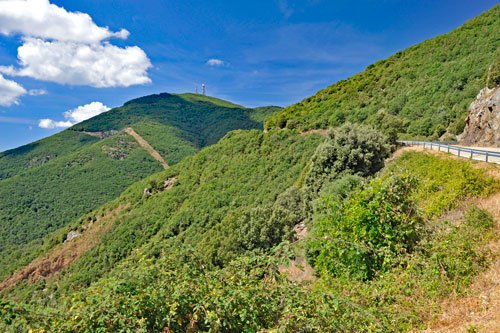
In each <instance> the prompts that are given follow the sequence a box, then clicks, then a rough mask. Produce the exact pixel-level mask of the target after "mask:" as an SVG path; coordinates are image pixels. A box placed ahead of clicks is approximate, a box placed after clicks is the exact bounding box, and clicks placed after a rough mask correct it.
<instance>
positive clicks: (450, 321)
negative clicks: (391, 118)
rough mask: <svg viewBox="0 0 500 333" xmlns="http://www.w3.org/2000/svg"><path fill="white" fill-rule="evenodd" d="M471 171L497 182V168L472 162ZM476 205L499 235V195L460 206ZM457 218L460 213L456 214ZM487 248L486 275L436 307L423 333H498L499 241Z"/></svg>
mask: <svg viewBox="0 0 500 333" xmlns="http://www.w3.org/2000/svg"><path fill="white" fill-rule="evenodd" d="M409 150H411V151H423V148H422V147H406V148H403V149H399V150H398V151H397V152H396V153H395V155H396V156H399V155H401V154H402V153H403V152H404V151H409ZM425 152H426V153H428V154H432V155H435V156H439V157H442V158H456V159H461V160H463V158H460V157H458V156H454V155H449V154H445V153H443V152H438V151H433V150H425ZM471 164H472V165H473V166H474V167H475V168H480V169H484V170H485V171H486V174H488V175H489V176H491V177H494V178H496V179H500V166H499V165H495V164H490V163H486V162H479V161H473V162H472V163H471ZM470 205H476V206H478V207H479V208H482V209H485V210H487V211H488V212H489V213H490V214H491V215H492V216H493V218H494V221H495V225H496V227H495V228H496V234H497V235H498V234H500V193H495V194H493V195H491V196H489V197H487V198H477V199H472V200H470V201H468V202H464V203H463V206H464V207H465V206H469V207H470ZM456 212H457V214H458V215H461V214H460V212H461V209H460V208H458V209H457V210H456ZM488 248H489V249H490V250H491V252H492V254H493V263H492V265H491V266H490V267H489V269H487V270H486V271H484V272H482V273H481V274H479V275H478V276H477V277H476V278H475V279H474V282H473V284H472V285H471V286H470V288H469V291H468V292H467V294H466V295H465V296H464V295H460V296H459V295H452V296H450V297H449V298H447V299H445V300H443V301H442V302H441V304H440V308H441V315H440V316H439V317H438V318H437V319H436V320H434V321H432V322H431V323H430V324H429V328H428V329H427V330H425V332H428V333H430V332H435V333H437V332H439V333H444V332H484V333H490V332H500V237H496V239H495V240H493V241H492V242H491V243H490V244H488Z"/></svg>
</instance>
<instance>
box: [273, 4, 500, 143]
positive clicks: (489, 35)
mask: <svg viewBox="0 0 500 333" xmlns="http://www.w3.org/2000/svg"><path fill="white" fill-rule="evenodd" d="M498 16H500V6H499V5H496V6H494V7H493V8H492V9H491V10H489V11H487V12H485V13H484V14H482V15H480V16H478V17H476V18H474V19H472V20H470V21H469V22H467V23H465V24H464V25H463V26H461V27H459V28H458V29H456V30H454V31H452V32H450V33H448V34H446V35H443V36H439V37H436V38H433V39H430V40H428V41H425V42H423V43H421V44H418V45H415V46H412V47H410V48H408V49H406V50H404V51H402V52H398V53H396V54H395V55H393V56H391V57H389V58H388V59H386V60H382V61H378V62H376V63H375V64H373V65H370V66H368V68H367V69H366V70H365V71H364V72H362V73H359V74H357V75H354V76H353V77H351V78H349V79H347V80H342V81H339V82H337V83H335V84H334V85H332V86H330V87H328V88H326V89H324V90H321V91H319V92H318V93H317V94H316V95H314V96H311V97H308V98H306V99H305V100H303V101H302V102H300V103H297V104H295V105H292V106H289V107H287V108H285V109H284V110H283V111H282V112H278V113H276V114H274V115H272V116H270V117H269V118H268V119H267V120H266V128H267V129H272V128H284V127H287V128H296V129H299V130H301V131H302V130H308V129H313V128H327V127H330V126H338V125H340V124H342V123H344V122H345V121H350V122H361V123H370V124H372V125H375V126H376V127H377V128H381V129H382V130H383V131H386V130H387V127H388V125H390V126H392V129H391V132H392V131H397V133H398V134H399V135H401V134H407V136H406V137H407V138H410V137H414V138H416V137H426V138H431V139H438V138H439V137H440V135H441V134H442V133H444V132H445V131H446V129H448V128H449V127H450V125H453V127H454V128H455V129H454V131H453V133H456V134H458V133H457V131H456V129H457V128H460V127H462V126H463V124H464V121H465V118H466V115H467V108H468V106H469V104H470V103H471V102H472V101H473V100H474V98H475V96H476V95H477V94H478V92H479V91H480V90H481V89H482V88H483V87H484V85H485V81H487V83H488V84H489V85H492V84H494V82H495V80H496V77H498V75H496V74H495V73H497V71H496V68H498V66H497V64H498V48H499V40H498V35H500V21H499V20H498ZM492 64H494V65H493V66H492V67H491V75H489V76H486V78H485V73H486V72H487V70H488V69H489V68H490V66H491V65H492ZM488 77H489V79H488ZM380 112H383V114H381V113H380ZM387 115H390V117H388V116H387ZM386 120H389V121H390V124H386V123H384V121H386ZM386 134H391V133H387V132H386Z"/></svg>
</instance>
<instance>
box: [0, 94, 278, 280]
mask: <svg viewBox="0 0 500 333" xmlns="http://www.w3.org/2000/svg"><path fill="white" fill-rule="evenodd" d="M262 110H265V111H264V113H265V114H269V113H270V112H274V111H276V108H263V109H256V111H254V110H252V109H246V108H243V107H241V106H238V105H235V104H232V103H230V102H226V101H223V100H220V99H216V98H212V97H208V96H202V95H194V94H185V95H171V94H160V95H152V96H147V97H142V98H139V99H136V100H132V101H130V102H128V103H126V104H125V105H124V106H122V107H119V108H115V109H113V110H111V111H109V112H107V113H104V114H101V115H99V116H97V117H94V118H92V119H89V120H87V121H85V122H83V123H81V124H78V125H75V126H73V127H72V128H69V129H67V130H65V131H62V132H61V133H58V134H56V135H54V136H51V137H49V138H46V139H43V140H40V141H38V142H35V143H32V144H29V145H26V146H23V147H20V148H17V149H13V150H9V151H6V152H4V153H1V154H0V170H1V171H0V176H1V177H0V198H2V199H1V200H0V258H1V259H0V277H4V276H6V275H8V274H9V273H10V272H11V269H13V268H15V267H17V266H19V265H21V264H25V263H26V262H27V261H26V260H28V259H29V258H30V256H28V255H26V254H25V255H23V256H19V255H18V254H19V251H20V249H19V248H20V247H24V246H25V244H26V243H29V242H33V243H31V246H30V248H33V249H36V248H38V246H41V245H43V242H42V240H41V239H42V238H43V237H44V236H46V235H47V234H49V233H51V232H53V231H55V230H57V229H59V228H61V227H63V226H65V225H66V224H67V223H69V222H71V221H73V220H75V219H76V218H78V217H80V216H82V215H83V214H86V213H88V212H90V211H92V210H94V209H96V208H97V207H99V206H100V205H102V204H104V203H106V202H108V201H110V200H112V199H113V198H116V197H117V196H118V195H119V194H120V193H121V192H122V191H123V190H124V189H126V188H127V187H128V186H129V185H131V184H132V183H134V182H136V181H138V180H140V179H143V178H144V177H147V176H148V175H151V174H153V173H155V172H158V171H160V170H161V169H162V167H161V165H160V163H159V162H158V161H156V160H154V159H153V158H152V157H151V156H149V155H148V152H147V151H146V150H145V149H143V148H142V147H140V146H139V145H138V144H137V142H136V141H135V140H134V139H133V138H132V137H131V136H129V135H127V134H125V133H123V132H121V131H122V130H123V129H124V128H127V127H132V128H133V129H134V130H135V131H136V132H137V133H138V134H139V135H140V136H141V137H142V138H143V139H145V140H146V141H147V142H148V143H149V144H150V145H151V146H152V147H153V148H154V149H156V150H157V151H158V152H159V154H160V155H161V156H162V157H163V158H164V159H165V160H166V161H167V163H168V164H170V165H173V164H176V163H178V162H179V161H180V160H182V159H183V158H184V157H186V156H189V155H193V154H195V153H196V152H197V151H198V150H199V149H200V148H202V147H204V146H206V145H208V144H212V143H214V142H216V141H217V140H219V139H220V138H221V137H223V136H224V135H226V134H227V133H228V132H229V131H231V130H235V129H252V128H262V115H263V111H262ZM255 116H257V117H258V118H259V119H256V118H255ZM6 265H7V266H8V267H10V269H6V267H7V266H6Z"/></svg>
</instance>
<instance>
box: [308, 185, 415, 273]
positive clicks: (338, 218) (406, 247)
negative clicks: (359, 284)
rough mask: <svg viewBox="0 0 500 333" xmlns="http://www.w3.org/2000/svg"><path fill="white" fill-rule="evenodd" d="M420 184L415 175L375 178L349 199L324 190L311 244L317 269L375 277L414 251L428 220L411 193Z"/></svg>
mask: <svg viewBox="0 0 500 333" xmlns="http://www.w3.org/2000/svg"><path fill="white" fill-rule="evenodd" d="M414 186H415V181H414V180H412V179H408V178H397V177H395V178H389V179H387V180H386V181H384V182H382V181H380V180H377V181H373V182H371V183H370V184H369V185H368V187H367V188H366V189H364V190H361V191H358V192H356V193H354V194H352V195H351V196H350V197H349V198H348V199H346V200H345V201H342V200H339V198H338V197H332V196H328V195H326V196H322V197H321V198H320V199H319V203H318V204H317V212H316V219H315V220H314V221H313V223H314V228H315V235H314V238H313V240H312V241H311V242H310V244H309V250H308V251H309V253H310V259H311V261H312V262H313V263H314V265H315V267H316V269H318V271H319V272H321V273H323V274H331V275H333V276H343V275H345V276H348V277H351V278H355V279H362V280H369V279H372V278H373V277H374V276H375V275H376V273H377V272H378V271H387V270H389V269H390V268H392V267H393V266H394V265H395V264H396V263H397V261H396V259H397V258H398V257H399V256H401V255H403V254H405V253H409V252H411V251H412V250H413V249H414V247H415V245H416V244H417V241H418V239H419V237H420V236H419V228H421V225H422V220H421V218H420V217H419V215H418V213H417V210H416V208H415V207H414V204H413V203H412V202H411V201H409V199H408V198H409V196H410V192H411V190H412V188H413V187H414Z"/></svg>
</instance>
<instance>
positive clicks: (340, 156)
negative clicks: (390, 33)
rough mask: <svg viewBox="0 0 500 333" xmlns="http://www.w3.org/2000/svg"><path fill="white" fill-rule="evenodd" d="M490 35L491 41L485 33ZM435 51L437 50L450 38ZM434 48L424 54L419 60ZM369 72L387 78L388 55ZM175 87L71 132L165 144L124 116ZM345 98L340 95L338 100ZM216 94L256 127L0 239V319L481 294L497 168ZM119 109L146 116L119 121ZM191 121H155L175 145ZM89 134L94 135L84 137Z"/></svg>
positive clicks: (365, 306) (375, 312) (249, 325)
mask: <svg viewBox="0 0 500 333" xmlns="http://www.w3.org/2000/svg"><path fill="white" fill-rule="evenodd" d="M498 9H499V7H498V6H496V7H494V8H493V9H492V10H491V11H489V12H487V13H485V14H483V15H482V16H480V17H479V18H476V19H474V20H473V21H471V22H472V23H471V22H469V23H467V24H465V25H464V26H465V27H466V26H469V27H470V29H472V30H473V33H472V34H475V35H477V36H476V38H477V39H478V40H483V39H484V38H491V36H490V33H491V29H492V27H493V28H495V27H498V24H499V22H498V19H496V20H495V19H492V17H494V14H497V13H498ZM497 17H498V15H497ZM478 22H479V23H478ZM461 29H462V30H463V29H464V28H463V27H462V28H459V29H458V30H457V31H459V32H460V31H462V30H461ZM454 33H455V32H452V33H450V35H453V34H454ZM469 35H470V34H465V35H464V34H457V35H456V42H457V43H459V45H462V43H465V41H463V40H462V39H463V38H468V37H469ZM448 36H449V35H448ZM425 43H429V42H424V44H425ZM434 46H435V47H436V49H432V48H431V47H430V46H427V48H428V51H429V52H430V53H440V52H442V50H441V49H442V47H443V46H442V45H441V44H435V45H434ZM499 46H500V45H499V43H498V40H496V42H495V43H494V45H493V46H488V47H489V48H491V47H494V48H495V49H498V47H499ZM418 47H419V46H416V47H415V48H418ZM448 50H449V52H450V55H452V54H454V51H453V50H454V48H448ZM414 56H415V57H417V58H418V54H414ZM470 56H471V57H472V58H474V57H476V56H477V59H476V60H477V62H480V63H481V62H483V63H486V62H493V61H494V55H492V54H490V58H488V59H486V60H484V59H483V55H479V54H478V53H475V52H472V53H471V55H470ZM481 59H483V60H484V61H483V60H481ZM420 60H421V59H420ZM444 60H445V59H442V60H436V59H434V60H433V61H435V63H434V66H435V67H436V68H439V67H440V66H441V65H442V61H444ZM473 60H474V59H473ZM408 64H411V66H417V67H418V66H419V65H418V63H413V62H409V63H408ZM464 66H465V67H468V64H466V65H464ZM483 69H484V68H483ZM378 70H379V71H381V74H380V75H382V76H384V77H385V76H387V77H391V78H392V76H391V75H392V74H391V73H392V70H394V69H393V68H390V66H388V67H385V66H382V67H380V68H378ZM408 70H409V71H414V72H415V73H420V72H419V71H418V70H417V69H415V68H413V67H410V68H409V69H408ZM385 71H387V73H385ZM377 73H378V72H377ZM377 73H375V72H373V71H372V70H371V69H368V70H367V71H365V72H364V73H361V74H358V77H359V76H363V77H366V78H367V80H368V81H372V80H375V79H374V77H376V76H377V75H379V74H377ZM422 73H423V72H422ZM483 74H484V73H483ZM421 80H423V78H420V77H415V78H413V79H412V80H411V82H410V83H408V84H409V85H408V88H409V89H410V90H411V91H413V90H415V91H416V90H418V89H420V88H417V87H416V86H417V85H421V84H422V81H421ZM396 81H397V80H396ZM346 82H347V81H346ZM349 82H351V81H349ZM412 82H413V83H412ZM387 84H389V82H388V83H387ZM391 84H396V83H395V82H392V81H391ZM478 85H479V84H478ZM364 88H366V86H365V87H364ZM364 88H361V87H360V89H364ZM470 89H472V88H470ZM478 90H479V89H478ZM362 91H363V90H362ZM476 94H477V91H476V92H474V95H473V96H472V97H471V99H470V100H469V101H467V103H466V104H469V103H470V102H471V101H472V100H473V99H474V96H475V95H476ZM174 97H175V98H173V99H168V100H167V101H166V102H163V101H162V102H159V101H158V98H159V97H158V96H153V97H145V98H140V99H137V100H135V102H134V101H132V102H131V104H127V105H125V106H124V107H123V109H121V110H122V111H121V112H120V111H118V112H115V113H107V114H104V115H103V116H102V117H106V121H105V122H104V121H101V122H99V121H98V122H95V119H92V120H90V121H88V122H84V123H82V124H80V125H78V126H75V127H74V128H73V129H72V130H73V131H75V133H76V134H79V135H81V134H82V133H83V132H88V133H93V134H94V135H107V134H106V133H108V132H109V131H111V130H120V129H127V128H129V127H132V128H133V129H134V130H135V131H136V132H137V133H138V134H139V135H140V136H141V137H142V138H143V139H144V140H146V141H148V142H149V144H150V145H151V146H152V147H155V148H156V149H157V150H158V151H161V149H163V151H165V152H168V151H169V150H168V149H167V148H161V144H163V142H157V143H155V139H154V137H153V138H151V137H150V135H153V134H154V131H152V132H151V131H150V133H149V134H148V133H147V131H142V132H141V130H140V126H139V127H138V126H135V125H134V124H136V123H142V122H154V123H155V124H156V123H158V122H161V121H160V120H159V119H166V118H164V117H165V116H164V114H158V113H156V112H153V111H154V110H155V109H156V105H159V104H162V105H165V104H163V103H166V104H168V103H172V104H168V105H172V107H174V106H175V105H177V104H176V103H181V105H183V104H182V103H184V102H180V101H178V99H179V98H180V97H179V96H174ZM389 97H390V96H389ZM191 98H198V96H196V95H194V96H193V95H189V96H184V98H180V99H182V100H184V101H186V103H188V102H189V103H191V102H193V101H192V100H191ZM202 98H203V99H204V98H205V97H202ZM344 98H346V99H347V100H344ZM344 98H342V99H341V100H339V103H340V104H343V103H351V101H350V100H349V96H347V97H344ZM460 98H464V99H465V97H463V96H462V97H460ZM173 101H175V102H173ZM367 101H368V102H370V99H367ZM195 103H200V104H203V103H205V101H204V100H199V99H196V100H195ZM217 103H219V102H215V101H214V102H213V103H211V105H213V104H217ZM220 103H224V106H222V105H220ZM220 103H219V104H218V107H223V108H224V107H227V108H229V109H230V110H232V112H237V110H240V112H243V113H244V114H246V115H247V116H248V117H247V118H245V119H248V118H249V119H253V121H256V122H257V123H258V120H261V119H263V118H265V119H266V120H265V123H266V124H267V131H261V130H259V129H240V130H236V131H231V132H229V133H228V134H226V135H224V136H223V137H222V138H221V139H220V140H218V141H217V142H216V143H214V144H212V145H209V146H206V147H203V148H202V149H201V150H200V151H198V152H196V153H195V154H193V155H190V156H187V157H184V158H183V159H182V160H180V161H179V162H178V163H177V164H173V165H172V166H170V167H169V168H167V169H165V170H161V171H159V172H157V173H154V174H151V175H148V176H147V177H145V178H143V179H141V180H139V181H137V182H135V183H133V184H131V185H130V186H129V187H127V188H126V189H125V190H124V191H123V192H121V194H119V195H118V196H117V197H115V198H114V199H112V200H110V201H108V202H107V203H105V204H103V205H101V206H100V207H99V208H97V209H94V210H92V211H90V212H86V213H85V214H82V215H80V216H78V217H75V218H73V219H72V220H71V221H68V222H67V223H65V224H64V225H63V224H61V225H60V228H59V229H57V230H56V229H53V230H54V231H52V232H47V233H46V235H45V236H40V238H39V239H40V241H39V244H38V245H36V244H33V243H32V244H28V245H27V246H25V247H24V248H22V250H17V252H15V251H12V252H10V253H9V254H8V256H7V258H9V260H8V261H7V260H4V262H3V263H2V265H3V266H2V270H3V271H6V270H7V271H8V273H7V274H4V276H3V277H4V278H3V279H2V280H3V281H2V282H0V297H1V299H0V316H1V317H2V318H4V321H3V322H2V323H0V328H1V329H3V330H4V331H7V332H10V331H12V332H15V331H27V330H32V331H52V332H68V331H71V332H75V331H76V332H209V331H210V332H256V331H262V332H265V331H269V332H272V331H283V332H323V331H325V332H327V331H334V332H399V331H415V330H418V329H422V328H426V327H429V326H430V325H432V320H433V319H435V318H437V317H438V316H439V314H440V312H441V311H442V309H443V308H442V306H446V304H450V302H452V301H453V299H454V298H453V297H456V295H459V296H462V295H464V294H465V293H466V292H471V294H472V295H476V294H477V295H482V294H481V293H480V292H476V289H472V288H477V286H475V285H474V284H472V282H473V281H475V279H477V277H478V276H479V275H481V274H484V275H481V276H483V277H484V276H490V275H491V276H495V275H494V274H493V273H494V271H492V270H494V269H495V267H496V266H495V256H494V255H490V252H489V250H488V249H493V250H492V251H494V249H497V248H498V247H497V246H498V232H497V231H498V222H499V221H498V214H497V213H498V207H497V205H496V204H495V203H496V202H498V201H497V200H498V195H499V193H500V179H498V174H499V173H498V171H499V169H498V167H497V166H494V165H484V164H482V163H474V162H473V161H472V160H466V159H463V160H458V159H454V158H451V157H449V156H448V155H446V154H445V153H440V152H435V153H432V152H431V153H427V152H422V151H415V150H414V149H411V148H410V149H404V150H399V151H397V152H396V153H395V154H393V155H392V156H391V154H392V153H393V152H394V147H393V146H391V143H392V140H391V138H389V137H388V135H386V134H391V135H392V134H393V132H391V131H386V130H390V129H392V127H389V128H386V129H384V128H382V131H380V126H378V127H379V129H378V130H377V129H374V128H373V127H370V126H367V125H366V124H352V123H344V124H341V123H342V122H343V120H342V119H339V122H338V124H339V125H341V126H337V127H335V128H331V129H328V130H320V131H309V129H311V128H314V127H316V125H314V126H312V125H311V126H312V127H309V125H307V124H316V120H317V119H316V118H319V119H320V120H321V119H323V118H322V117H323V115H322V112H319V111H315V109H305V108H304V109H301V110H302V111H303V112H298V113H294V112H291V110H298V108H299V107H301V106H300V105H296V106H292V107H289V108H287V109H285V110H283V111H281V112H278V113H277V114H276V113H271V112H272V111H273V110H274V109H273V108H271V109H269V108H263V109H255V110H246V109H243V108H240V107H238V106H233V105H227V104H226V102H220ZM387 103H389V101H388V102H387ZM433 103H434V102H433ZM435 103H439V102H435ZM145 104H147V105H148V106H149V107H150V108H149V107H148V108H147V109H144V105H145ZM203 105H204V104H203ZM346 105H347V104H346ZM130 108H138V109H140V110H142V113H141V114H142V115H145V116H146V118H147V119H146V120H143V119H142V118H141V120H140V121H135V115H131V114H130ZM196 110H199V109H196ZM149 112H153V113H154V115H150V114H149ZM193 112H195V113H197V112H199V111H193ZM325 112H327V111H325ZM377 112H378V110H377ZM200 113H202V112H200ZM268 113H270V114H268ZM205 115H206V114H204V113H203V114H199V115H197V116H196V118H198V117H203V116H205ZM299 116H300V117H299ZM393 116H395V115H393ZM284 117H290V118H284ZM292 117H295V118H292ZM325 117H326V116H325ZM181 118H182V119H184V121H177V120H176V119H181ZM229 118H230V119H234V118H232V117H229ZM102 119H104V118H102ZM210 119H211V120H212V121H213V122H211V121H210V120H208V119H207V120H206V121H207V123H210V124H212V123H213V124H214V127H217V126H223V125H217V124H218V122H219V121H223V120H225V119H226V118H225V116H223V115H218V116H217V117H211V118H210ZM279 119H285V121H284V123H283V124H282V123H280V122H277V120H279ZM291 119H297V122H296V124H297V126H295V125H294V126H291V125H290V124H291V122H290V121H289V120H291ZM367 119H368V118H367ZM190 120H192V118H191V117H189V116H186V115H185V114H180V115H179V118H169V124H170V125H169V126H172V127H175V128H176V129H178V130H179V131H182V132H181V133H182V135H184V136H183V137H182V138H181V139H184V140H187V141H188V142H190V143H192V144H196V143H197V144H207V143H212V142H215V141H211V140H212V139H210V138H209V135H210V133H209V132H208V131H207V132H204V131H203V130H204V128H203V126H197V125H196V123H194V122H192V121H190ZM366 122H368V121H366ZM336 124H337V123H328V122H327V123H323V122H321V126H319V127H320V128H324V127H326V126H329V125H336ZM373 124H374V125H377V124H378V123H376V122H375V123H373ZM275 125H276V126H275ZM278 125H279V126H278ZM281 125H285V126H281ZM158 126H159V127H161V126H164V124H163V123H161V124H159V125H158ZM148 128H151V127H149V126H148ZM215 130H216V129H214V131H215ZM382 132H386V134H384V133H382ZM96 133H100V134H96ZM112 133H114V132H112ZM202 133H205V136H202V135H200V136H199V137H197V136H196V135H197V134H202ZM120 136H123V137H126V138H129V136H127V135H126V134H125V133H122V132H119V133H115V134H113V136H111V137H109V138H106V139H103V140H109V139H114V140H120ZM153 136H154V135H153ZM195 138H196V139H195ZM122 140H124V139H122ZM213 140H215V138H214V139H213ZM99 144H102V145H103V144H105V142H104V141H98V142H96V143H93V145H99ZM106 145H107V146H111V145H110V144H106ZM113 147H114V146H113ZM195 147H196V148H198V147H199V146H195ZM101 149H102V148H101ZM107 151H109V152H113V154H115V152H116V150H114V149H108V150H107ZM141 151H142V152H144V150H141ZM118 156H121V155H118ZM148 156H149V155H148ZM389 156H391V159H387V158H388V157H389ZM165 160H166V161H169V159H168V158H165ZM154 161H155V160H154V159H153V162H154ZM49 163H51V162H47V163H46V164H44V165H48V164H49ZM156 166H157V167H158V168H160V165H159V164H158V163H157V162H156ZM23 172H24V171H23ZM22 174H23V173H21V174H19V175H22ZM14 177H18V176H13V177H10V178H7V179H5V180H3V181H8V180H9V179H11V178H14ZM1 184H2V183H1V182H0V185H1ZM92 184H97V181H95V182H93V183H92ZM2 198H3V197H2ZM16 230H18V229H17V228H15V229H13V231H14V232H15V231H16ZM27 232H28V231H27ZM17 257H22V258H29V263H28V262H26V264H22V263H21V261H16V260H15V259H16V258H17ZM23 260H24V261H26V259H23ZM12 262H14V264H12ZM486 273H487V274H486ZM481 281H483V280H481ZM495 283H496V282H495V281H494V283H493V287H492V288H495ZM481 302H486V304H485V305H484V304H483V303H481ZM491 302H493V300H491V301H490V298H489V297H485V298H484V299H483V298H480V299H478V300H477V304H481V305H479V307H480V308H478V309H479V310H478V311H483V310H481V309H488V308H494V304H493V303H491ZM470 303H473V302H470ZM468 304H469V303H468ZM483 305H484V306H483ZM469 312H470V311H469Z"/></svg>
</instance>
